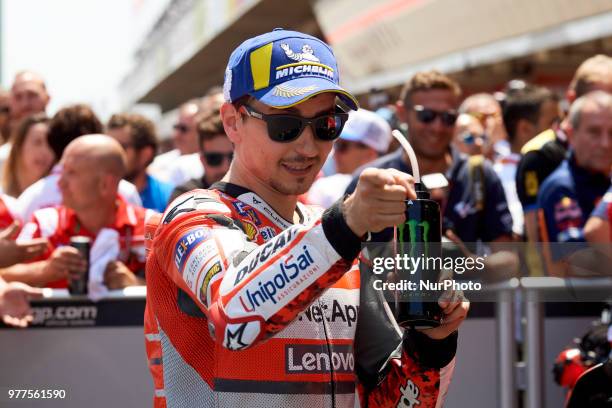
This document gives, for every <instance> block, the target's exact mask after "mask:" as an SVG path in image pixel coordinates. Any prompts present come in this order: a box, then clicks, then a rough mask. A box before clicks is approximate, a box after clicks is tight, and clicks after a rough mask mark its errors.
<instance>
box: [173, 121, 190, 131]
mask: <svg viewBox="0 0 612 408" xmlns="http://www.w3.org/2000/svg"><path fill="white" fill-rule="evenodd" d="M172 129H174V130H176V131H177V132H181V133H187V132H189V129H190V128H189V126H187V125H183V124H182V123H176V124H175V125H174V126H172Z"/></svg>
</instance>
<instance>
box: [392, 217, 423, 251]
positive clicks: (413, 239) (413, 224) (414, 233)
mask: <svg viewBox="0 0 612 408" xmlns="http://www.w3.org/2000/svg"><path fill="white" fill-rule="evenodd" d="M406 225H407V226H408V232H409V235H410V244H411V245H410V256H413V255H414V249H415V246H416V245H414V244H416V243H417V242H429V221H421V222H419V221H418V220H410V221H407V222H406V223H404V224H402V225H400V226H399V227H398V231H399V241H400V242H401V244H400V250H401V252H402V253H405V252H404V243H405V242H406V241H405V240H404V232H405V230H406ZM419 227H421V228H422V229H421V231H422V235H421V237H420V238H421V239H420V240H418V238H419V237H418V232H419V230H420V228H419ZM428 249H429V246H427V245H426V246H425V256H427V255H428V254H427V253H428V252H429V251H428Z"/></svg>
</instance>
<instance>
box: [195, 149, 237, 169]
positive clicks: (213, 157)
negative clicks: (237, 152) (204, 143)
mask: <svg viewBox="0 0 612 408" xmlns="http://www.w3.org/2000/svg"><path fill="white" fill-rule="evenodd" d="M202 156H203V157H204V160H206V163H207V164H208V165H209V166H212V167H217V166H220V165H221V163H223V159H224V158H226V159H227V161H230V162H231V161H232V159H233V158H234V152H229V153H219V152H206V153H203V154H202Z"/></svg>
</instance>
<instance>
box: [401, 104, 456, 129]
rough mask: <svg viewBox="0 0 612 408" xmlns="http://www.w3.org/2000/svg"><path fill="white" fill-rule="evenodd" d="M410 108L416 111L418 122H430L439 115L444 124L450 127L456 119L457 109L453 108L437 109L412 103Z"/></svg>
mask: <svg viewBox="0 0 612 408" xmlns="http://www.w3.org/2000/svg"><path fill="white" fill-rule="evenodd" d="M412 109H413V110H414V112H415V113H416V117H417V119H418V120H419V122H421V123H425V124H429V123H432V122H433V121H434V120H436V118H437V117H438V116H439V117H440V120H441V121H442V124H443V125H444V126H446V127H451V126H454V125H455V121H456V120H457V116H458V114H457V111H455V110H448V111H437V110H433V109H429V108H426V107H424V106H422V105H414V106H413V107H412Z"/></svg>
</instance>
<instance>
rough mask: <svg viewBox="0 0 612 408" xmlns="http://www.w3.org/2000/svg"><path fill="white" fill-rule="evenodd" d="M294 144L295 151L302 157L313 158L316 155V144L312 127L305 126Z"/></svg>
mask: <svg viewBox="0 0 612 408" xmlns="http://www.w3.org/2000/svg"><path fill="white" fill-rule="evenodd" d="M295 143H296V145H295V149H296V150H297V152H298V153H300V154H302V155H303V156H306V157H314V156H316V155H317V154H318V149H317V142H316V140H315V135H314V133H313V130H312V126H306V128H305V129H304V131H303V132H302V134H301V135H300V137H299V138H298V140H296V142H295Z"/></svg>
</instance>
